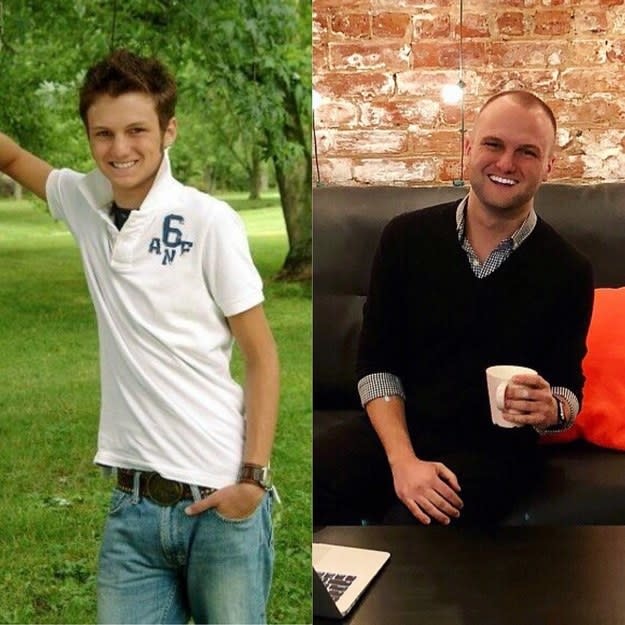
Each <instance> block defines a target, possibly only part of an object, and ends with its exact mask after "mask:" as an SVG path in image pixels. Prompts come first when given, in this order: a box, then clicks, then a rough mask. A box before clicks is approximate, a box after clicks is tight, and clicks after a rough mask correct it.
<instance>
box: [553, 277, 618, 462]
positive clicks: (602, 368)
mask: <svg viewBox="0 0 625 625" xmlns="http://www.w3.org/2000/svg"><path fill="white" fill-rule="evenodd" d="M624 311H625V287H622V288H619V289H596V290H595V304H594V307H593V312H592V319H591V321H590V328H589V329H588V340H587V343H588V353H587V354H586V357H585V358H584V361H583V363H582V366H583V370H584V376H585V377H586V382H585V384H584V402H583V405H582V409H581V411H580V413H579V415H578V417H577V419H576V420H575V425H574V426H573V427H572V428H571V429H570V430H567V431H566V432H562V433H559V434H552V435H549V436H547V437H545V442H556V443H563V442H569V441H571V440H573V439H575V438H584V439H586V440H587V441H588V442H590V443H594V444H595V445H600V446H602V447H608V448H610V449H619V450H625V315H624V314H623V312H624Z"/></svg>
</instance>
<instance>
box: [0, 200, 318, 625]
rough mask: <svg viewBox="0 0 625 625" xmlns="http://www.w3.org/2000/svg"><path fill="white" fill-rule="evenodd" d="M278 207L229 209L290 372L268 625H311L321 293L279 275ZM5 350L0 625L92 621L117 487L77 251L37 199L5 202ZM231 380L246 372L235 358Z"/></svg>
mask: <svg viewBox="0 0 625 625" xmlns="http://www.w3.org/2000/svg"><path fill="white" fill-rule="evenodd" d="M273 199H274V201H273V202H267V201H266V200H265V201H264V202H260V203H256V204H255V205H254V206H253V207H252V208H251V209H247V210H246V204H245V201H244V200H242V199H241V198H240V197H239V198H234V199H233V200H232V203H233V204H236V205H237V208H238V209H240V214H241V215H242V217H243V219H244V220H245V222H246V226H247V228H248V233H249V235H250V245H251V247H252V253H253V255H254V259H255V262H256V264H257V266H258V268H259V270H260V272H261V274H262V276H263V278H264V280H265V296H266V303H265V307H266V311H267V316H268V318H269V322H270V324H271V326H272V329H273V332H274V335H275V337H276V341H277V343H278V348H279V351H280V359H281V368H282V395H281V407H280V421H279V425H278V433H277V437H276V443H275V448H274V449H275V451H274V456H273V461H272V464H273V468H274V475H275V480H276V483H277V485H278V489H279V493H280V496H281V498H282V501H283V504H282V506H280V507H276V509H275V515H274V523H275V530H274V531H275V542H276V562H275V573H274V584H273V590H272V596H271V600H270V605H269V622H270V623H309V622H310V620H311V616H310V614H311V596H310V541H311V525H310V488H311V481H310V474H311V470H310V469H311V466H310V457H311V453H310V446H311V390H310V362H311V351H310V343H311V312H310V311H311V307H310V285H308V284H300V283H280V282H274V281H273V280H272V278H271V277H272V276H273V275H274V274H275V273H276V272H277V271H278V270H279V268H280V266H281V263H282V261H283V259H284V256H285V254H286V250H287V243H286V235H285V232H284V225H283V221H282V216H281V213H280V210H279V208H278V204H277V198H275V196H274V198H273ZM229 201H230V200H229ZM268 204H269V205H268ZM0 349H1V352H0V353H1V358H0V383H1V385H2V386H1V388H2V390H1V391H0V475H2V488H0V514H1V519H2V520H1V522H0V527H1V529H2V531H1V532H0V588H1V589H2V592H1V593H0V622H1V623H91V622H94V621H95V572H96V558H97V552H98V548H99V542H100V537H101V532H102V528H103V523H104V519H105V515H106V509H107V505H108V499H109V496H110V488H111V484H110V483H109V482H108V481H106V480H104V479H103V478H102V477H101V475H100V472H99V470H98V469H97V468H96V467H95V466H94V465H93V464H92V459H93V456H94V453H95V445H96V434H97V425H98V423H97V421H98V410H99V381H98V364H97V363H98V355H97V351H98V347H97V335H96V327H95V318H94V314H93V310H92V307H91V302H90V300H89V296H88V293H87V289H86V285H85V281H84V278H83V275H82V270H81V267H80V261H79V256H78V252H77V249H76V246H75V244H74V241H73V239H72V237H71V236H70V235H69V234H68V232H67V231H66V229H65V227H64V226H63V225H62V224H60V223H56V222H54V221H53V220H52V219H51V218H50V217H49V216H48V215H47V214H46V212H45V209H44V208H43V206H42V205H41V204H40V203H38V204H36V205H35V203H33V202H29V201H22V202H13V201H6V200H4V201H0ZM233 370H234V371H235V374H236V375H240V371H241V362H240V358H239V357H238V354H235V358H234V362H233Z"/></svg>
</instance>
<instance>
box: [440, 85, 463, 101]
mask: <svg viewBox="0 0 625 625" xmlns="http://www.w3.org/2000/svg"><path fill="white" fill-rule="evenodd" d="M461 84H462V83H460V82H458V83H456V84H455V85H444V86H443V88H442V89H441V98H442V100H443V102H444V103H445V104H451V105H453V104H458V103H459V102H461V101H462V86H461Z"/></svg>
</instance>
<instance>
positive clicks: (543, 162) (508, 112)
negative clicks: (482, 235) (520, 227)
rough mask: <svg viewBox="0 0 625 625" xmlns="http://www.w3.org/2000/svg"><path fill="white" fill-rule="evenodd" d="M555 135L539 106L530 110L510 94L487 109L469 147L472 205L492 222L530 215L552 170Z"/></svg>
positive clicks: (476, 126) (469, 139) (480, 118)
mask: <svg viewBox="0 0 625 625" xmlns="http://www.w3.org/2000/svg"><path fill="white" fill-rule="evenodd" d="M554 134H555V131H554V128H553V125H552V123H551V121H550V119H549V117H548V116H547V113H546V112H545V111H544V110H543V109H542V108H540V107H539V106H531V107H530V108H528V107H527V106H524V105H523V104H521V103H519V102H518V101H517V100H516V99H515V98H514V97H512V96H507V95H506V96H502V97H500V98H498V99H496V100H494V101H493V102H491V103H490V104H488V105H487V106H486V107H485V108H484V109H482V111H481V112H480V114H479V115H478V118H477V120H476V122H475V127H474V129H473V132H472V134H471V135H470V136H469V137H468V138H467V139H466V142H465V155H466V157H467V165H468V174H469V181H470V183H471V192H470V197H469V204H473V205H474V206H475V204H479V208H481V209H483V210H484V211H486V212H487V213H488V214H490V215H491V216H493V217H507V218H515V217H522V216H523V215H526V214H527V213H528V212H529V210H530V209H531V207H532V206H533V202H534V195H535V193H536V191H537V189H538V187H539V186H540V184H541V183H542V182H543V181H544V180H546V179H547V177H548V175H549V173H550V172H551V169H552V167H553V161H554V157H553V148H554V143H555V137H554Z"/></svg>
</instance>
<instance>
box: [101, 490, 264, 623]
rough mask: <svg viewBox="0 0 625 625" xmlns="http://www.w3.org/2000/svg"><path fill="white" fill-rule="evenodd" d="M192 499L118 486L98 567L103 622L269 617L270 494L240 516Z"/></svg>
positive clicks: (255, 620) (244, 620)
mask: <svg viewBox="0 0 625 625" xmlns="http://www.w3.org/2000/svg"><path fill="white" fill-rule="evenodd" d="M189 503H190V502H189V501H181V502H179V503H178V504H176V505H174V506H159V505H157V504H155V503H153V502H152V501H150V500H149V499H147V498H141V499H139V498H137V497H135V496H133V495H132V494H128V493H124V492H121V491H119V490H117V489H116V490H114V491H113V496H112V499H111V507H110V510H109V516H108V520H107V523H106V527H105V530H104V537H103V539H102V548H101V552H100V562H99V570H98V622H99V623H187V622H188V621H189V619H190V618H191V617H192V618H193V620H194V621H195V623H198V624H199V623H237V624H243V623H265V622H266V613H265V607H266V603H267V599H268V596H269V588H270V586H271V574H272V566H273V537H272V526H271V495H270V494H267V495H266V496H265V498H264V499H263V500H262V502H261V504H260V505H259V506H258V508H257V509H256V510H255V511H254V512H253V513H252V514H251V515H250V516H249V517H246V518H244V519H241V520H230V519H226V518H224V517H222V516H221V515H220V514H219V513H218V512H217V511H215V510H214V509H211V510H207V511H206V512H204V513H203V514H200V515H198V516H193V517H189V516H187V515H186V514H185V513H184V509H185V508H186V507H187V506H188V505H189Z"/></svg>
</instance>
